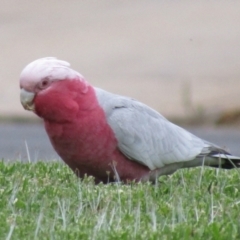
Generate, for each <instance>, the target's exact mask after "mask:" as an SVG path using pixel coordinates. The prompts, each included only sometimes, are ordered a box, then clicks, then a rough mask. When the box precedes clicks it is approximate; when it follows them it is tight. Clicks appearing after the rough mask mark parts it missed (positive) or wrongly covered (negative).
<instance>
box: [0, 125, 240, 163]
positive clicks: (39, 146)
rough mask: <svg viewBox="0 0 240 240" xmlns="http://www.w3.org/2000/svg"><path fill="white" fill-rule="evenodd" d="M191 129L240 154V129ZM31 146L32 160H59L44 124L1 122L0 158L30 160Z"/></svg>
mask: <svg viewBox="0 0 240 240" xmlns="http://www.w3.org/2000/svg"><path fill="white" fill-rule="evenodd" d="M188 130H189V131H191V132H192V133H194V134H196V135H197V136H199V137H202V138H204V139H206V140H208V141H211V142H214V143H216V144H218V145H220V146H225V147H227V148H228V149H229V150H231V152H232V153H233V154H235V155H239V156H240V147H239V144H240V129H234V128H209V127H208V128H207V127H205V128H202V127H201V128H199V127H197V128H188ZM26 146H27V147H26ZM27 148H28V151H29V158H30V161H33V162H34V161H37V160H39V159H41V160H44V161H49V160H53V159H59V157H58V156H57V154H56V153H55V152H54V150H53V148H52V146H51V144H50V142H49V140H48V137H47V135H46V133H45V130H44V128H43V126H42V125H41V124H0V159H4V160H11V161H12V160H16V159H19V160H21V161H28V159H29V158H28V154H27Z"/></svg>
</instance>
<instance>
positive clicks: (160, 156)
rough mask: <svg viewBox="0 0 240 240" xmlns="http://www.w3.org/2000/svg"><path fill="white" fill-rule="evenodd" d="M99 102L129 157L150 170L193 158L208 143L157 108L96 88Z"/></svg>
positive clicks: (119, 145)
mask: <svg viewBox="0 0 240 240" xmlns="http://www.w3.org/2000/svg"><path fill="white" fill-rule="evenodd" d="M96 93H97V97H98V101H99V104H100V105H101V107H102V108H103V109H104V111H105V114H106V117H107V120H108V123H109V125H110V126H111V128H112V129H113V131H114V133H115V136H116V138H117V140H118V147H119V149H120V150H121V151H122V153H123V154H124V155H126V156H127V157H128V158H129V159H130V160H133V161H138V162H140V163H142V164H144V165H146V166H148V167H149V168H150V169H151V170H153V169H156V168H160V167H163V166H165V165H167V164H171V163H175V162H185V161H190V160H192V159H194V158H195V157H196V156H197V155H199V154H200V153H201V152H202V150H203V148H204V147H206V142H204V140H202V139H200V138H198V137H196V136H194V135H193V134H191V133H189V132H188V131H186V130H184V129H183V128H180V127H178V126H176V125H174V124H173V123H171V122H169V121H168V120H167V119H166V118H164V117H163V116H162V115H160V114H159V113H158V112H156V111H155V110H153V109H151V108H149V107H148V106H146V105H144V104H142V103H140V102H138V101H135V100H133V99H131V98H127V97H122V96H118V95H114V94H111V93H108V92H106V91H103V90H101V89H96Z"/></svg>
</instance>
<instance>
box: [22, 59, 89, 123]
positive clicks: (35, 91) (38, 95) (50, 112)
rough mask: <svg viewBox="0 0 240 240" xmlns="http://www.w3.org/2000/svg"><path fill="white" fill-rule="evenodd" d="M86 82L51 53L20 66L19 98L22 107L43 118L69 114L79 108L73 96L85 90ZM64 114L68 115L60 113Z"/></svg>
mask: <svg viewBox="0 0 240 240" xmlns="http://www.w3.org/2000/svg"><path fill="white" fill-rule="evenodd" d="M89 86H90V85H89V84H88V83H87V82H86V81H85V80H84V78H83V76H82V75H81V74H80V73H78V72H76V71H75V70H73V69H71V68H70V64H69V63H68V62H65V61H62V60H58V59H56V58H53V57H47V58H41V59H38V60H35V61H33V62H31V63H29V64H28V65H27V66H26V67H25V68H24V69H23V71H22V73H21V75H20V88H21V92H20V100H21V103H22V105H23V107H24V108H25V109H26V110H30V111H34V112H35V113H36V114H37V115H39V116H40V117H42V118H44V119H48V118H49V119H52V118H60V119H61V118H69V117H71V115H72V114H74V113H75V112H76V110H77V108H79V106H77V105H76V99H77V98H78V97H79V96H81V94H86V93H87V92H88V89H89ZM66 114H68V116H63V115H66Z"/></svg>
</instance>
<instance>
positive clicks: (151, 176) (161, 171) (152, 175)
mask: <svg viewBox="0 0 240 240" xmlns="http://www.w3.org/2000/svg"><path fill="white" fill-rule="evenodd" d="M182 165H183V164H182V163H172V164H168V165H166V166H164V167H162V168H157V169H154V170H152V171H149V173H148V174H147V175H145V176H144V177H142V178H141V181H142V182H147V181H150V182H152V183H156V181H157V180H158V178H159V177H160V176H163V175H170V174H173V173H174V172H175V171H177V170H178V169H180V168H182V167H183V166H182Z"/></svg>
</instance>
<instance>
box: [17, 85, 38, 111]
mask: <svg viewBox="0 0 240 240" xmlns="http://www.w3.org/2000/svg"><path fill="white" fill-rule="evenodd" d="M34 97H35V93H32V92H28V91H26V90H25V89H24V88H21V92H20V101H21V103H22V105H23V107H24V109H26V110H29V111H33V112H34V110H35V106H34V103H33V100H34Z"/></svg>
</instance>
